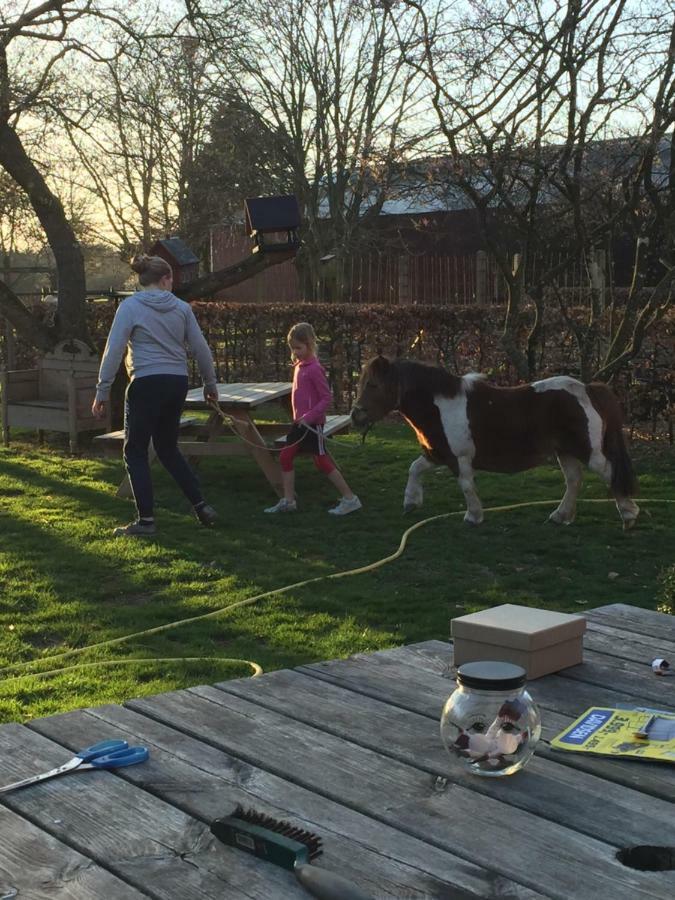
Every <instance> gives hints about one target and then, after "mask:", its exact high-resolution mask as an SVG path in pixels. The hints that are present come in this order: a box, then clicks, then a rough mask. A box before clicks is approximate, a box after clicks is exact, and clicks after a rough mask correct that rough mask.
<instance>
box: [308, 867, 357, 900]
mask: <svg viewBox="0 0 675 900" xmlns="http://www.w3.org/2000/svg"><path fill="white" fill-rule="evenodd" d="M293 871H294V872H295V877H296V878H297V879H298V881H299V882H300V884H301V885H302V886H303V887H304V888H305V890H307V891H309V893H310V894H312V895H313V896H314V897H318V898H319V900H373V898H372V897H371V896H370V894H364V893H363V891H362V890H361V889H360V888H357V887H356V885H355V884H353V883H352V882H351V881H347V879H346V878H342V876H341V875H336V874H335V873H334V872H329V871H328V870H327V869H319V868H318V866H309V865H304V866H296V867H295V868H294V870H293Z"/></svg>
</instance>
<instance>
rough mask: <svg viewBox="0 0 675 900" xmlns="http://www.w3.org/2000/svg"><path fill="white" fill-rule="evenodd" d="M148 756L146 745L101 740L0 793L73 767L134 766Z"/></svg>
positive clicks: (80, 768) (61, 773)
mask: <svg viewBox="0 0 675 900" xmlns="http://www.w3.org/2000/svg"><path fill="white" fill-rule="evenodd" d="M149 756H150V752H149V751H148V748H147V747H130V746H129V744H127V742H126V741H101V742H100V743H99V744H94V745H93V746H91V747H85V748H84V750H80V751H79V753H76V754H75V756H73V758H72V759H69V760H68V762H66V763H64V764H63V765H62V766H58V767H57V768H56V769H50V770H49V771H48V772H42V774H40V775H32V776H31V777H30V778H24V779H23V780H22V781H15V782H14V783H13V784H7V785H5V787H0V794H6V793H7V792H8V791H15V790H17V789H18V788H22V787H26V786H27V785H29V784H37V783H38V782H39V781H46V780H47V779H48V778H55V777H56V776H57V775H63V774H64V773H65V772H72V771H73V769H77V770H78V771H80V772H81V771H82V770H83V769H121V768H122V767H123V766H135V765H136V763H142V762H145V760H146V759H147V758H148V757H149Z"/></svg>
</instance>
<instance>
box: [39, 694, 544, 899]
mask: <svg viewBox="0 0 675 900" xmlns="http://www.w3.org/2000/svg"><path fill="white" fill-rule="evenodd" d="M31 727H32V728H35V729H37V730H39V731H40V733H42V734H46V735H48V736H49V737H52V738H54V739H56V740H59V741H62V742H67V743H68V745H69V746H71V747H75V746H78V745H81V744H82V743H83V742H86V741H87V740H88V739H89V737H90V736H91V734H92V733H95V734H96V735H97V737H100V738H102V739H105V738H108V737H113V736H119V735H120V734H121V735H122V736H123V737H124V738H125V739H126V740H128V741H129V742H130V743H139V742H143V743H144V744H146V745H147V746H149V747H150V750H151V754H152V759H153V762H154V764H155V769H156V770H158V771H156V772H153V773H148V771H147V770H146V769H144V768H143V767H140V766H138V767H130V768H128V769H125V770H123V771H120V773H119V775H120V777H122V778H125V779H127V780H129V781H130V782H132V783H133V784H135V785H137V786H138V787H142V788H143V789H144V790H147V791H150V792H151V793H153V794H156V795H157V796H159V797H161V798H162V799H164V800H166V802H168V803H172V804H173V805H175V806H177V807H179V808H180V809H182V810H183V811H185V812H187V813H189V814H190V815H192V816H195V817H196V818H199V819H201V820H202V821H204V822H210V821H211V820H212V819H214V818H217V817H218V816H223V815H227V814H228V813H229V812H230V811H231V810H233V809H234V807H235V806H236V805H237V804H238V803H240V804H242V805H243V806H244V807H246V808H249V807H253V808H255V809H257V810H258V811H260V812H263V813H266V814H268V815H272V816H274V817H275V818H278V819H279V818H280V819H285V820H290V821H292V822H293V824H297V825H299V826H300V827H302V828H307V829H309V830H312V831H317V832H318V833H320V835H321V837H322V838H323V840H324V853H323V856H322V857H321V858H320V860H319V861H318V864H319V865H323V866H324V867H326V868H328V869H331V870H333V871H338V872H345V873H348V874H349V877H350V878H352V879H355V880H357V881H358V883H359V884H362V885H364V886H372V887H373V888H374V889H375V890H376V893H377V896H382V897H384V896H392V897H397V896H398V897H401V896H404V897H406V898H409V900H422V898H424V897H451V898H453V900H463V898H474V897H484V896H500V897H509V898H512V900H537V898H541V897H543V895H542V894H539V893H537V892H535V891H531V890H529V889H528V888H526V887H523V886H521V885H519V884H517V883H515V882H513V881H511V880H509V879H508V878H506V877H503V876H497V875H495V873H494V872H488V871H486V870H485V869H483V868H481V867H480V866H477V865H475V864H473V863H470V862H467V861H465V860H463V859H460V858H459V857H457V856H455V855H454V854H452V853H449V852H447V851H445V850H442V849H439V848H437V847H433V846H429V845H428V844H426V843H424V841H422V840H419V839H417V838H414V837H410V836H409V835H406V834H404V833H402V832H400V831H397V830H396V829H393V828H391V827H389V826H387V825H384V824H382V823H380V822H376V821H373V819H370V818H368V817H366V816H364V815H361V814H359V813H356V812H354V811H353V810H350V809H348V808H346V807H344V806H342V805H341V804H339V803H334V802H332V801H330V800H326V799H325V798H322V797H319V796H318V795H317V794H315V793H313V792H312V791H308V790H306V789H305V788H303V787H300V786H298V785H296V784H293V783H292V782H289V781H285V780H284V779H282V778H279V777H278V776H276V775H273V774H270V773H269V772H265V771H263V770H261V769H258V768H256V767H255V766H253V765H249V764H248V763H245V762H242V761H241V760H240V759H237V758H236V757H234V756H231V755H229V754H227V753H224V752H223V751H221V750H218V749H216V748H214V747H212V746H210V745H209V744H205V743H203V742H201V741H199V740H197V739H195V738H192V737H190V736H188V735H186V734H184V733H182V732H177V731H175V730H174V729H172V728H170V727H167V726H166V725H163V724H162V723H161V722H157V721H155V720H154V719H150V718H147V717H146V716H142V715H140V714H138V713H136V712H134V711H133V710H131V709H126V708H123V707H118V706H106V707H99V708H97V709H93V710H86V711H78V712H75V713H66V714H64V715H61V716H53V717H50V718H47V719H39V720H36V721H35V722H34V723H32V725H31ZM216 848H217V849H214V852H223V853H226V854H228V857H229V859H230V860H232V862H233V864H235V863H236V857H237V856H238V855H241V854H237V852H236V851H233V850H231V849H230V848H225V847H223V848H222V851H221V850H220V847H219V845H216ZM260 865H261V866H262V867H263V868H264V869H266V870H267V871H268V873H269V872H270V871H271V873H272V875H274V872H275V870H274V869H273V868H272V867H271V866H269V865H268V864H265V863H260ZM284 874H285V873H284ZM293 885H295V883H294V882H293ZM268 890H269V888H268ZM295 890H298V888H297V887H295ZM301 895H302V896H305V895H304V894H303V893H302V892H301V891H300V892H299V894H298V896H301ZM277 896H279V895H278V894H276V893H271V894H268V898H271V897H274V898H275V900H276V897H277ZM266 900H267V898H266Z"/></svg>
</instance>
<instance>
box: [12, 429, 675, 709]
mask: <svg viewBox="0 0 675 900" xmlns="http://www.w3.org/2000/svg"><path fill="white" fill-rule="evenodd" d="M333 447H334V452H335V456H336V459H337V461H338V463H339V464H340V465H341V467H342V469H343V471H344V473H345V475H346V476H347V479H348V481H349V482H350V484H351V485H352V486H353V487H354V489H355V490H356V491H357V492H358V493H359V495H360V496H361V499H362V500H363V502H364V509H363V510H362V511H361V512H359V513H357V514H355V515H352V516H347V517H345V518H343V519H334V518H332V517H329V516H328V515H327V514H326V509H327V508H328V507H329V506H330V505H331V504H332V502H333V501H334V494H333V489H332V487H331V486H330V484H329V483H328V481H327V480H326V479H325V478H324V477H323V476H321V475H319V474H318V473H317V472H316V471H315V470H314V468H313V466H312V464H311V461H310V460H307V459H301V460H300V461H299V463H298V467H297V468H298V494H299V505H300V511H299V512H298V514H297V515H294V516H293V515H291V516H278V517H277V516H265V515H263V513H262V509H263V507H265V506H266V505H268V504H270V503H271V502H273V500H274V497H273V494H272V493H271V491H270V490H269V489H268V488H267V485H266V482H265V481H264V480H263V478H262V476H261V475H260V473H259V472H258V470H257V469H256V468H255V467H254V466H253V465H252V464H251V463H250V462H249V461H248V460H247V459H242V458H228V459H221V460H213V459H205V460H203V461H202V463H201V465H200V477H201V480H202V483H203V485H204V486H205V488H206V494H207V497H208V499H209V501H210V502H211V503H213V505H214V506H216V507H217V509H218V510H219V512H220V513H221V516H222V521H221V525H220V526H219V527H218V528H217V529H214V530H211V531H207V530H205V529H203V528H200V527H199V526H198V525H197V524H196V523H195V522H194V521H193V520H192V519H191V518H190V516H189V515H188V512H187V507H186V505H185V502H184V500H183V499H182V497H181V496H180V495H179V493H178V490H177V488H176V487H175V486H174V485H173V483H172V482H170V480H169V479H168V478H167V477H166V475H165V474H164V473H163V472H162V470H161V469H160V468H159V467H153V472H154V478H155V485H156V495H157V510H156V515H157V519H158V525H159V528H160V531H159V533H158V535H157V537H156V539H152V540H147V539H140V540H130V539H122V540H120V539H113V538H112V537H111V531H112V528H113V527H114V526H115V525H116V524H120V523H123V522H126V521H130V519H131V518H132V516H133V507H132V505H131V503H130V502H129V501H123V500H117V499H116V498H115V497H114V492H115V487H116V485H117V484H118V483H119V480H120V478H121V476H122V465H121V462H120V461H116V460H107V459H100V458H85V457H83V458H70V457H68V456H67V455H66V453H65V452H64V450H62V449H59V448H58V447H55V446H54V445H52V446H51V447H50V448H38V447H36V446H35V445H31V444H28V443H23V444H20V445H15V446H13V447H12V449H10V450H5V449H2V450H0V532H1V535H2V541H1V544H0V583H1V584H2V603H1V605H0V669H3V668H4V667H7V666H12V665H14V664H17V663H21V662H24V661H25V662H27V661H30V660H39V661H40V665H39V668H40V669H41V670H49V669H52V668H56V667H61V666H69V665H74V664H76V663H78V662H90V661H96V660H114V659H127V658H129V657H136V658H143V657H179V656H204V657H207V656H210V657H213V656H216V657H220V658H224V657H232V658H237V659H250V660H255V661H257V662H258V663H259V664H260V665H261V666H262V667H263V669H265V670H270V669H274V668H280V667H292V666H297V665H299V664H301V663H304V662H311V661H315V660H320V659H328V658H333V657H339V656H345V655H348V654H351V653H356V652H369V651H373V650H378V649H383V648H386V647H390V646H393V645H397V644H405V643H410V642H413V641H420V640H425V639H430V638H440V639H446V638H448V636H449V634H450V619H451V618H452V617H454V616H456V615H462V614H464V613H467V612H471V611H475V610H478V609H481V608H483V607H486V606H491V605H495V604H499V603H505V602H512V603H520V604H525V605H531V606H537V607H546V608H550V609H557V610H563V611H571V612H578V611H580V610H583V609H584V608H586V607H593V606H598V605H602V604H606V603H617V602H619V603H630V604H634V605H638V606H644V607H648V608H657V605H658V599H657V577H658V574H659V572H660V571H662V570H663V569H664V568H665V567H666V566H668V565H670V564H672V562H673V555H674V554H673V550H674V548H675V543H674V537H675V504H673V505H665V504H654V505H651V506H650V505H647V504H645V506H644V507H643V514H642V517H641V519H640V522H639V525H638V527H637V528H636V529H634V530H633V531H632V532H628V533H624V532H623V531H622V530H621V523H620V520H619V517H618V514H617V513H616V511H615V509H614V507H613V505H611V504H609V503H608V504H588V505H584V504H581V505H580V509H579V515H578V518H577V521H576V523H575V524H574V525H572V526H571V527H569V528H559V527H555V526H552V525H546V524H545V520H546V516H547V514H548V512H549V510H548V509H547V508H544V507H536V506H535V507H530V508H524V509H519V510H515V511H511V512H500V513H489V512H488V513H487V514H486V521H485V523H484V524H483V525H482V526H481V527H480V528H470V527H467V526H465V525H464V524H463V523H462V518H461V515H457V516H455V517H452V518H447V519H441V520H439V521H435V522H432V523H430V524H429V525H426V526H424V527H423V528H421V529H418V530H417V531H415V532H414V534H413V535H412V536H411V538H410V542H409V545H408V548H407V550H406V552H405V554H404V555H403V557H402V558H400V559H398V560H397V561H395V562H393V563H391V564H388V565H386V566H384V567H383V568H380V569H378V570H377V571H373V572H369V573H367V574H364V575H359V576H356V577H351V578H345V579H338V580H331V581H326V582H319V583H316V584H313V585H310V586H307V587H305V588H303V589H295V590H292V591H289V592H287V593H283V594H279V595H276V596H274V597H271V598H269V599H264V600H261V601H260V602H258V603H256V604H254V605H252V606H247V607H243V608H241V609H239V610H234V611H232V612H230V613H224V614H223V615H221V616H218V617H216V618H213V619H209V620H206V621H202V622H196V623H192V624H189V625H184V626H181V627H179V628H176V629H173V630H170V631H167V632H164V633H162V634H159V635H154V636H145V637H141V638H137V639H134V640H133V641H128V642H125V643H122V644H120V645H118V646H115V647H111V648H105V649H102V650H98V651H91V652H88V653H87V654H85V655H82V656H79V657H73V658H71V659H65V660H63V661H59V662H55V663H50V657H51V656H54V655H55V654H58V653H61V652H64V651H66V650H69V649H72V648H79V647H85V646H88V645H90V644H93V643H96V642H99V641H104V640H108V639H111V638H115V637H119V636H122V635H126V634H130V633H133V632H138V631H143V630H144V629H147V628H152V627H155V626H158V625H161V624H164V623H167V622H172V621H175V620H178V619H183V618H187V617H190V616H195V615H199V614H200V613H204V612H209V611H212V610H216V609H219V608H220V607H223V606H226V605H227V604H229V603H232V602H234V601H237V600H241V599H244V598H246V597H249V596H252V595H254V594H257V593H260V592H262V591H266V590H270V589H272V588H276V587H280V586H282V585H286V584H289V583H293V582H296V581H299V580H301V579H304V578H311V577H316V576H319V575H326V574H329V573H332V572H338V571H341V570H344V569H348V568H352V567H355V566H362V565H365V564H368V563H371V562H374V561H375V560H378V559H380V558H381V557H384V556H387V555H389V554H390V553H392V552H393V551H394V550H395V549H396V548H397V546H398V544H399V541H400V537H401V533H402V532H403V531H404V529H405V528H407V527H408V526H410V525H411V524H413V523H414V522H415V521H417V520H419V519H422V518H425V517H427V516H432V515H437V514H440V513H446V512H448V511H452V512H462V511H463V509H464V505H463V501H462V497H461V494H460V491H459V488H458V487H457V485H456V483H455V481H454V479H453V478H452V477H451V476H450V475H449V474H448V473H446V472H438V473H433V472H432V473H429V475H428V476H427V478H426V482H425V483H426V498H425V505H424V508H423V510H422V511H421V512H419V513H418V514H417V515H415V516H413V517H404V516H403V515H402V512H401V508H402V495H403V487H404V484H405V480H406V473H407V468H408V465H409V464H410V462H411V461H412V460H413V459H414V457H415V456H416V455H417V450H416V444H415V441H414V437H413V435H412V433H411V432H410V431H409V430H408V429H407V428H406V427H405V426H403V425H396V424H391V425H390V424H387V425H381V426H379V427H378V428H377V429H376V431H375V433H374V434H373V433H371V435H370V436H369V438H368V441H367V442H366V444H365V446H364V447H361V446H360V444H359V439H358V438H357V437H355V436H349V437H340V438H338V440H337V441H336V442H334V444H333ZM633 453H634V457H635V459H636V465H637V468H638V470H639V473H640V476H641V496H643V497H651V498H655V499H659V500H663V499H671V500H672V499H675V455H674V454H673V452H672V448H668V447H664V448H663V449H661V450H659V449H657V448H654V447H653V446H649V445H644V446H643V447H638V448H636V449H634V451H633ZM477 483H478V489H479V493H480V495H481V498H482V500H483V503H484V505H485V506H486V507H488V506H497V505H502V504H507V503H517V502H522V501H529V500H532V501H534V500H546V499H552V500H556V501H557V499H559V497H560V496H561V494H562V477H561V475H560V473H559V471H558V470H557V469H556V468H553V467H546V468H542V469H539V470H537V471H533V472H528V473H524V474H522V475H514V476H504V475H487V474H480V475H479V477H478V479H477ZM582 497H584V498H604V497H606V491H605V489H604V487H603V485H602V484H601V483H600V482H599V480H598V479H597V478H596V477H594V476H592V475H590V474H589V475H588V476H587V477H586V481H585V485H584V488H583V493H582ZM552 508H553V506H551V509H552ZM610 573H617V574H616V575H611V574H610ZM23 671H25V669H24V670H11V671H0V678H2V679H3V680H0V721H8V720H19V721H21V720H25V719H28V718H30V717H34V716H40V715H50V714H53V713H56V712H58V711H63V710H66V709H72V708H74V707H78V706H84V705H98V704H102V703H106V702H121V701H123V700H124V699H126V698H129V697H136V696H140V695H141V694H144V693H155V692H160V691H169V690H173V689H175V688H180V687H186V686H188V685H190V684H198V683H204V682H211V683H213V682H217V681H222V680H225V679H227V678H230V677H241V676H243V675H246V674H248V672H249V669H248V668H247V667H246V666H245V665H242V664H230V663H227V662H225V661H223V662H215V663H214V662H202V663H154V664H146V663H143V664H134V665H133V666H111V667H108V666H105V667H98V668H84V669H72V670H69V671H65V672H63V673H62V674H58V675H56V676H50V677H48V678H36V677H32V676H22V677H20V678H15V677H12V676H14V675H16V674H19V673H20V672H23Z"/></svg>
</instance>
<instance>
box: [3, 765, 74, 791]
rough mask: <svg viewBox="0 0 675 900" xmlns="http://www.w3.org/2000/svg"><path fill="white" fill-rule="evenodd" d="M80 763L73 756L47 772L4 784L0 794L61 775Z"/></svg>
mask: <svg viewBox="0 0 675 900" xmlns="http://www.w3.org/2000/svg"><path fill="white" fill-rule="evenodd" d="M80 765H82V760H81V759H80V757H79V756H74V757H73V758H72V759H70V760H68V762H67V763H64V764H63V765H62V766H58V767H57V768H56V769H50V770H49V771H48V772H42V773H41V774H40V775H32V776H31V777H30V778H24V779H22V780H21V781H15V782H13V783H12V784H6V785H5V786H4V787H0V794H6V793H8V792H9V791H16V790H18V788H22V787H26V786H27V785H29V784H37V783H38V782H39V781H46V780H47V779H48V778H55V777H56V776H57V775H62V774H63V773H64V772H70V770H71V769H76V768H77V767H78V766H80Z"/></svg>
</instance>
